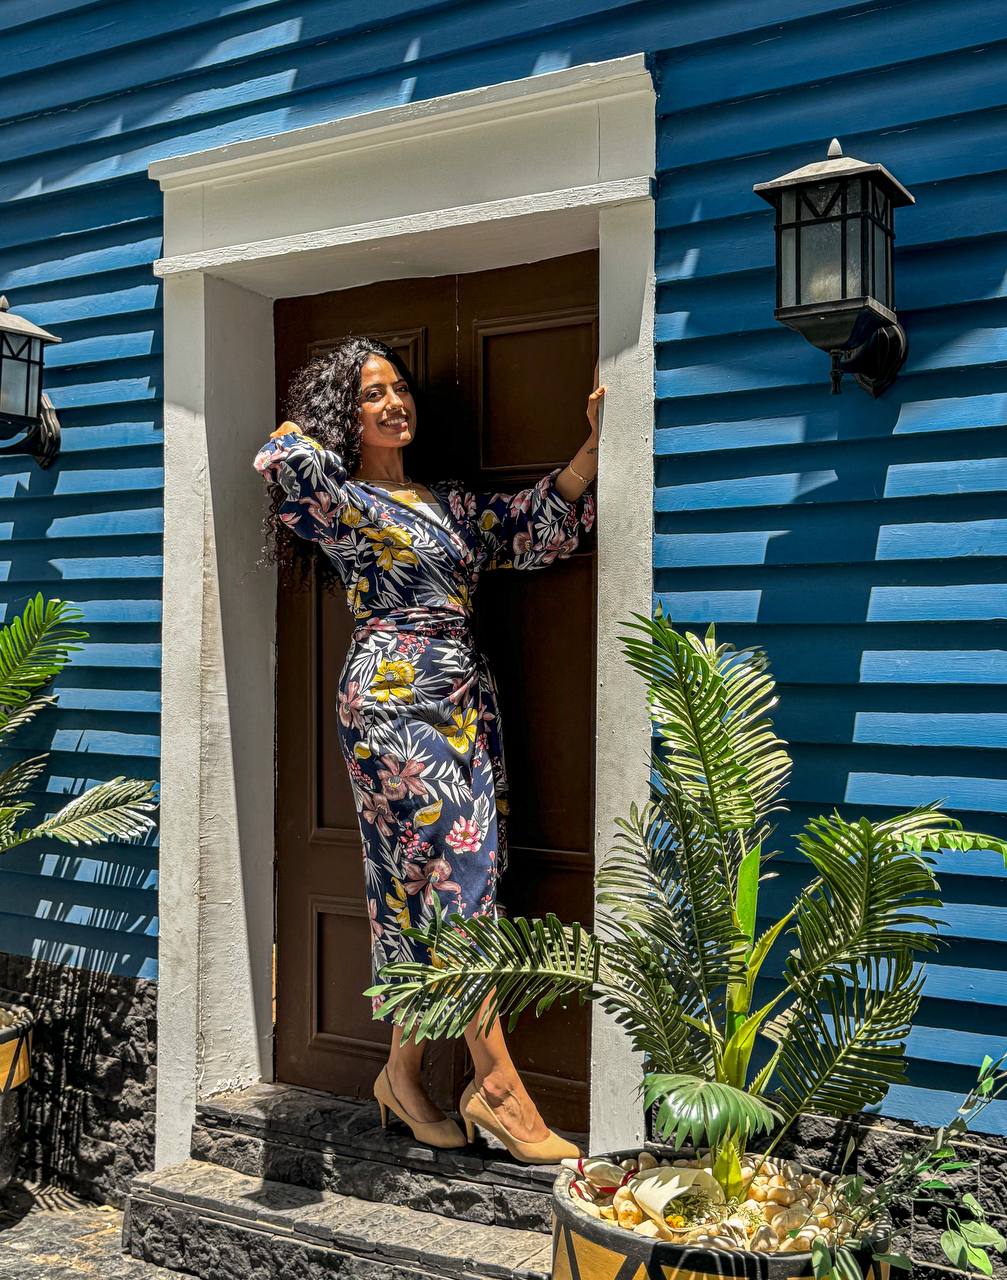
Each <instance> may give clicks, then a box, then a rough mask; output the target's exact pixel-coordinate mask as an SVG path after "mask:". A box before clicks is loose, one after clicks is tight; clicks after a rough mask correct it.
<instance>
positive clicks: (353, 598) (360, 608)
mask: <svg viewBox="0 0 1007 1280" xmlns="http://www.w3.org/2000/svg"><path fill="white" fill-rule="evenodd" d="M368 591H370V586H369V584H368V582H367V579H366V578H365V577H364V576H363V575H362V574H361V576H360V577H359V578H358V579H357V580H356V582H355V583H354V584H353V586H352V587H351V588H350V590H349V591H348V592H347V593H346V603H347V604H348V605H349V606H350V612H351V613H352V614H353V616H354V617H355V618H369V617H370V616H371V611H370V609H365V608H364V596H365V595H366V594H367V592H368Z"/></svg>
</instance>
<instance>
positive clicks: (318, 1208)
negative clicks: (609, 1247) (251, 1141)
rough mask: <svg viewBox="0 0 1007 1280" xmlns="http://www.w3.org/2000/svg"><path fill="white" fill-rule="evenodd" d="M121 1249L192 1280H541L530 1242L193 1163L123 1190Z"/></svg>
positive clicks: (544, 1243) (539, 1259)
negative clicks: (255, 1279) (335, 1279)
mask: <svg viewBox="0 0 1007 1280" xmlns="http://www.w3.org/2000/svg"><path fill="white" fill-rule="evenodd" d="M123 1245H124V1247H125V1248H126V1249H127V1250H128V1252H129V1253H131V1254H132V1255H133V1257H135V1258H142V1259H144V1260H145V1261H147V1262H152V1263H154V1264H156V1265H157V1266H161V1267H168V1268H170V1269H171V1270H174V1271H184V1272H187V1273H189V1274H190V1275H193V1276H197V1277H199V1280H248V1277H249V1276H251V1275H256V1276H259V1275H270V1276H297V1277H298V1280H321V1278H322V1277H326V1278H327V1280H329V1278H331V1277H332V1276H333V1275H340V1276H345V1277H347V1280H407V1278H408V1280H412V1278H413V1277H419V1278H420V1280H424V1278H426V1277H430V1278H435V1277H445V1278H450V1280H467V1278H470V1280H543V1278H544V1277H545V1276H546V1275H547V1273H548V1272H549V1269H550V1249H551V1246H550V1243H549V1241H548V1240H546V1239H544V1238H543V1237H542V1235H541V1234H540V1233H539V1232H537V1231H518V1230H513V1229H512V1228H509V1227H497V1226H485V1225H481V1224H477V1223H473V1222H457V1221H451V1220H450V1219H448V1218H444V1217H441V1216H439V1215H437V1214H434V1213H422V1212H420V1211H419V1210H417V1209H407V1208H403V1207H402V1206H401V1205H394V1204H384V1205H381V1204H376V1203H375V1202H374V1201H372V1200H362V1199H359V1198H358V1197H356V1196H346V1195H337V1194H336V1193H334V1192H332V1191H323V1190H313V1189H311V1188H309V1187H301V1186H292V1185H290V1184H288V1183H284V1182H274V1181H270V1180H269V1179H265V1178H258V1177H250V1176H249V1175H247V1174H243V1173H237V1172H235V1171H234V1170H233V1169H225V1168H223V1167H221V1166H220V1165H210V1164H205V1163H204V1162H202V1161H199V1160H186V1161H184V1162H183V1163H182V1164H178V1165H174V1166H172V1167H170V1168H166V1169H161V1170H158V1171H157V1172H156V1173H150V1174H143V1175H141V1176H140V1177H138V1178H136V1179H134V1181H133V1184H132V1187H131V1189H130V1195H129V1200H128V1201H127V1207H126V1216H125V1220H124V1224H123Z"/></svg>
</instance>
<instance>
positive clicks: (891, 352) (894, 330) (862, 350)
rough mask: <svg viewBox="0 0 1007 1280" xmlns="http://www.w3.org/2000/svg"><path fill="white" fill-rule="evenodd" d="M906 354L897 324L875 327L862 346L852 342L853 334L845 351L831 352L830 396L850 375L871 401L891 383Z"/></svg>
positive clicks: (907, 349)
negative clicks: (845, 377)
mask: <svg viewBox="0 0 1007 1280" xmlns="http://www.w3.org/2000/svg"><path fill="white" fill-rule="evenodd" d="M908 354H909V341H908V339H907V338H906V331H905V330H904V329H903V328H902V326H901V325H900V324H883V325H880V326H878V327H876V328H875V329H874V330H873V332H872V333H871V334H870V335H869V336H868V337H867V338H866V339H865V340H864V341H862V342H856V332H854V334H853V337H852V339H851V345H850V346H848V347H836V348H833V350H832V352H831V355H832V394H833V395H834V396H837V395H839V393H840V392H841V390H842V381H843V374H844V373H849V374H852V375H853V378H854V380H855V381H856V383H857V385H858V386H860V387H862V388H863V389H864V390H865V391H866V392H868V393H869V394H870V395H872V396H874V398H875V399H877V397H878V396H879V395H881V394H882V392H884V391H887V390H888V388H889V387H890V386H891V385H892V383H893V382H894V381H895V378H896V376H897V374H898V372H899V370H900V369H901V368H902V366H903V365H904V364H905V362H906V356H907V355H908Z"/></svg>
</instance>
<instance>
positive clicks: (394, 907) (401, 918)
mask: <svg viewBox="0 0 1007 1280" xmlns="http://www.w3.org/2000/svg"><path fill="white" fill-rule="evenodd" d="M392 886H393V888H394V890H395V892H394V894H392V893H386V894H385V903H386V904H387V906H388V910H389V911H391V912H392V914H393V915H394V916H395V919H396V920H397V921H398V922H399V928H400V929H408V928H409V900H408V898H407V897H406V889H405V885H404V884H403V883H402V881H401V880H396V879H395V877H394V876H392Z"/></svg>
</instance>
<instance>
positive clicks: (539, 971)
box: [365, 898, 603, 1040]
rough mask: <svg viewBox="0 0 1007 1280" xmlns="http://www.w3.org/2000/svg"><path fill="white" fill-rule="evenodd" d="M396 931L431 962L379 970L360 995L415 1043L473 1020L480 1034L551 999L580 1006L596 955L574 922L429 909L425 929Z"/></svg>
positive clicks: (592, 980) (597, 945) (452, 1032)
mask: <svg viewBox="0 0 1007 1280" xmlns="http://www.w3.org/2000/svg"><path fill="white" fill-rule="evenodd" d="M437 901H438V900H437V899H436V898H435V899H434V902H435V903H437ZM403 932H404V933H405V934H406V936H407V937H409V938H412V939H414V940H415V941H418V942H421V943H423V944H424V945H425V946H427V947H429V949H430V951H431V954H432V957H433V958H432V963H431V964H421V963H419V962H417V961H397V962H394V963H392V964H388V965H385V967H384V968H383V969H382V970H381V973H380V974H379V977H380V978H381V981H380V982H378V983H377V984H375V985H374V986H373V987H370V988H368V990H367V992H366V993H365V994H366V995H370V996H383V997H385V1002H384V1004H383V1006H382V1008H381V1010H380V1014H381V1016H382V1017H391V1018H392V1019H393V1021H394V1022H396V1023H397V1024H398V1025H399V1026H400V1027H402V1029H403V1032H404V1034H405V1035H407V1036H415V1038H416V1039H417V1040H423V1039H427V1038H436V1037H440V1036H459V1035H461V1034H462V1032H463V1031H464V1030H465V1028H466V1027H467V1026H468V1025H469V1023H470V1022H472V1021H473V1020H474V1019H476V1018H477V1017H478V1018H479V1019H480V1020H479V1024H478V1025H479V1026H480V1028H482V1029H484V1030H485V1029H486V1028H487V1027H488V1026H489V1025H490V1023H491V1022H492V1020H493V1018H494V1017H497V1016H502V1017H510V1019H511V1021H512V1022H513V1020H514V1019H516V1017H517V1015H518V1014H519V1013H521V1011H522V1010H523V1009H526V1008H528V1007H529V1006H530V1005H534V1006H535V1012H536V1013H537V1014H538V1013H543V1012H544V1011H545V1010H547V1009H549V1008H550V1007H551V1006H552V1005H553V1004H554V1003H555V1002H556V1001H557V1000H558V999H565V998H567V997H570V996H576V997H577V998H578V999H579V1000H581V1001H584V1000H587V999H589V998H590V997H591V995H592V992H593V989H594V987H595V984H596V982H597V979H598V970H599V966H600V963H601V957H602V949H603V944H602V943H601V942H600V941H599V940H598V939H597V938H595V937H593V936H592V935H591V934H590V933H589V932H588V931H587V930H586V929H583V928H581V926H580V925H579V924H572V925H565V924H563V923H562V922H561V921H560V920H559V919H558V918H557V917H556V916H554V915H552V914H551V913H550V914H549V915H547V916H546V917H545V918H544V919H543V920H526V919H524V918H521V917H518V918H517V919H514V920H508V919H506V918H501V919H499V920H493V919H491V918H489V917H488V916H475V917H472V918H471V919H467V920H466V919H465V918H464V917H463V916H461V915H458V914H452V915H450V916H447V917H445V916H443V915H441V913H440V911H439V910H436V909H435V916H434V920H433V921H432V923H431V924H430V925H429V926H427V927H426V928H423V929H406V930H404V931H403ZM484 1002H485V1008H484Z"/></svg>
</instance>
